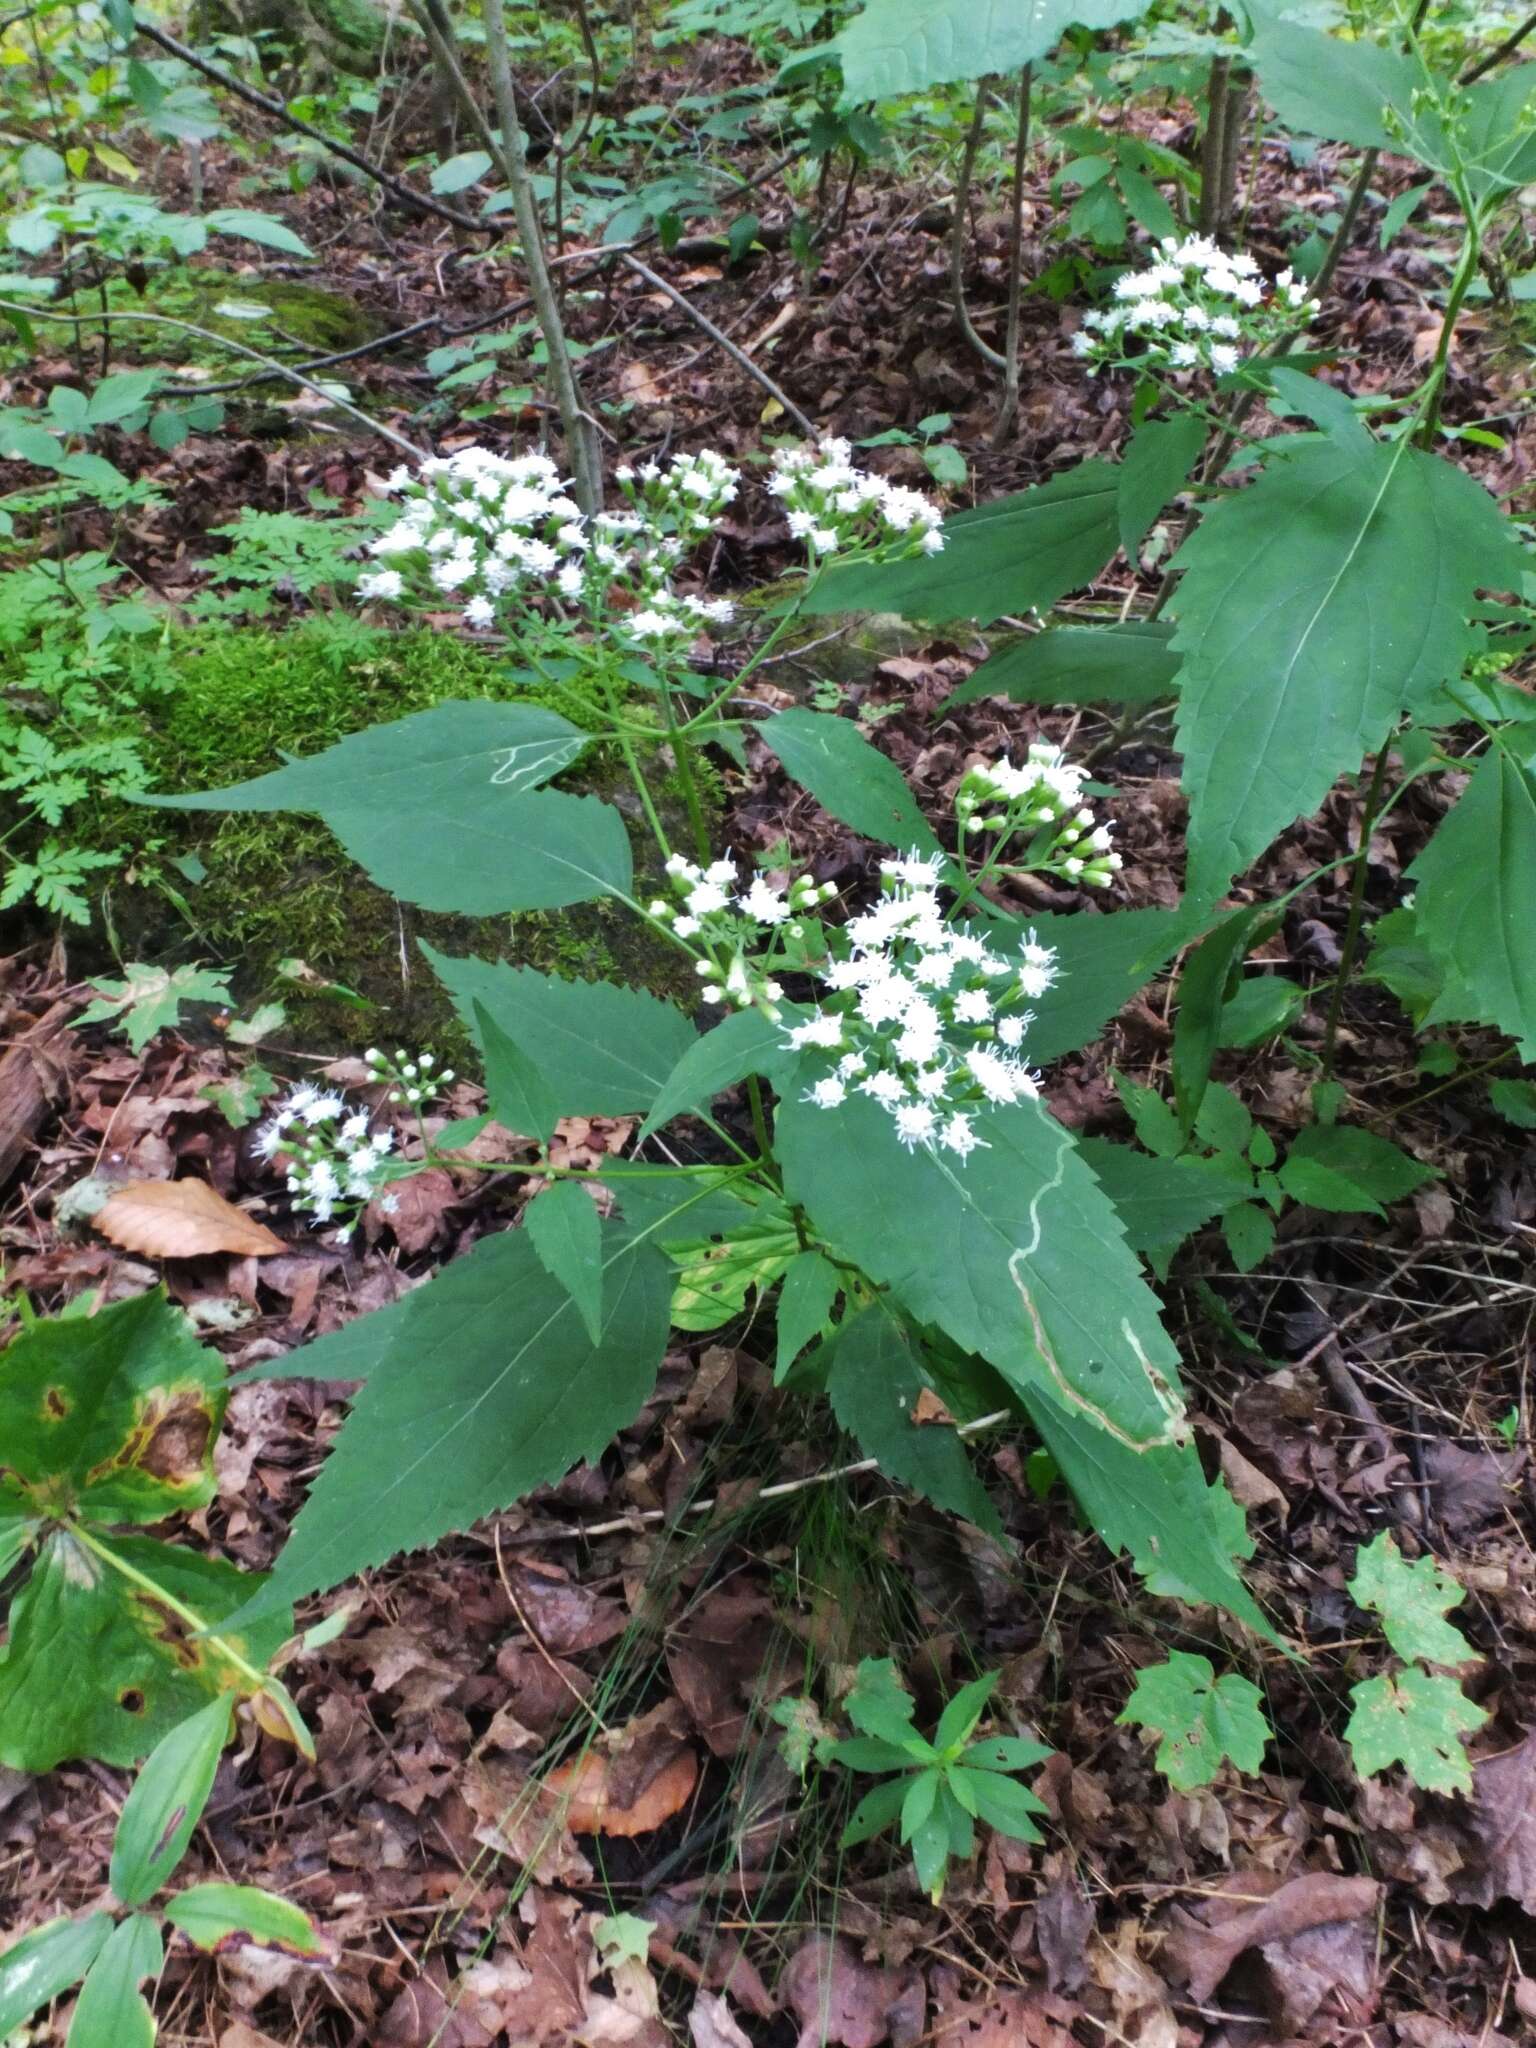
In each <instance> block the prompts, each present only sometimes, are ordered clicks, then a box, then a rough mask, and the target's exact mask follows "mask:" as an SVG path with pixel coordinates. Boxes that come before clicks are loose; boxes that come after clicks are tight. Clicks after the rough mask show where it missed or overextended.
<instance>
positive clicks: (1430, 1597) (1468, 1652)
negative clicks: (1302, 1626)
mask: <svg viewBox="0 0 1536 2048" xmlns="http://www.w3.org/2000/svg"><path fill="white" fill-rule="evenodd" d="M1348 1583H1349V1592H1350V1598H1351V1599H1352V1600H1353V1601H1354V1603H1355V1605H1356V1606H1357V1607H1364V1608H1366V1609H1368V1610H1369V1611H1370V1612H1371V1613H1372V1614H1379V1615H1380V1616H1381V1628H1382V1633H1383V1635H1385V1637H1386V1639H1387V1641H1388V1642H1389V1643H1390V1644H1391V1645H1392V1647H1393V1649H1394V1650H1396V1652H1397V1654H1398V1656H1399V1657H1405V1658H1406V1657H1417V1658H1418V1659H1419V1660H1420V1661H1421V1662H1422V1663H1425V1664H1449V1665H1457V1664H1466V1663H1469V1662H1471V1660H1472V1659H1473V1658H1474V1657H1475V1656H1476V1654H1477V1653H1476V1651H1475V1650H1474V1649H1473V1648H1472V1645H1471V1644H1470V1643H1469V1642H1468V1641H1467V1639H1466V1637H1465V1636H1464V1635H1463V1634H1462V1633H1461V1630H1460V1629H1458V1628H1453V1627H1452V1626H1451V1624H1450V1623H1449V1622H1448V1621H1447V1620H1446V1618H1445V1617H1446V1614H1447V1612H1448V1610H1449V1609H1450V1608H1452V1607H1459V1606H1460V1605H1461V1603H1462V1601H1463V1600H1464V1599H1465V1598H1466V1597H1467V1596H1466V1593H1465V1591H1464V1590H1463V1588H1462V1587H1461V1586H1459V1585H1458V1584H1457V1582H1456V1581H1455V1579H1453V1578H1451V1577H1450V1576H1449V1575H1448V1574H1447V1573H1445V1572H1442V1570H1441V1569H1440V1566H1439V1565H1438V1564H1437V1563H1436V1561H1435V1559H1434V1558H1432V1557H1420V1558H1416V1559H1415V1560H1414V1562H1413V1563H1412V1564H1409V1563H1408V1561H1407V1559H1406V1558H1405V1557H1404V1556H1403V1554H1402V1552H1401V1551H1400V1550H1399V1549H1398V1547H1397V1543H1396V1541H1395V1539H1394V1538H1393V1536H1392V1535H1391V1533H1390V1532H1389V1531H1388V1530H1385V1529H1383V1530H1382V1532H1381V1534H1380V1535H1379V1536H1377V1537H1376V1538H1375V1539H1374V1541H1372V1542H1371V1543H1368V1544H1367V1545H1366V1546H1365V1548H1364V1549H1363V1550H1361V1551H1360V1552H1359V1553H1358V1554H1357V1556H1356V1558H1355V1575H1354V1577H1353V1578H1352V1579H1351V1580H1349V1582H1348Z"/></svg>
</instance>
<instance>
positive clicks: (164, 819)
mask: <svg viewBox="0 0 1536 2048" xmlns="http://www.w3.org/2000/svg"><path fill="white" fill-rule="evenodd" d="M171 655H172V666H173V669H174V672H175V675H176V677H177V688H176V689H175V690H174V691H173V693H172V694H170V695H169V696H167V697H166V698H164V699H163V700H162V701H161V704H160V706H159V708H158V709H157V711H156V714H155V724H154V727H153V730H152V735H151V740H150V745H149V748H148V753H149V757H150V759H151V762H152V764H153V774H154V781H155V783H156V786H158V787H160V788H163V789H169V790H192V789H217V788H221V787H224V786H227V785H228V784H230V783H232V782H239V781H242V780H244V779H245V778H247V777H249V776H252V775H259V774H262V773H264V772H265V771H266V770H267V769H269V768H271V767H272V766H273V765H274V764H275V762H276V761H277V760H278V758H279V756H280V755H281V754H282V753H285V752H286V753H290V754H300V755H302V754H312V753H316V752H318V751H320V750H321V749H322V748H324V747H327V746H331V745H334V744H335V742H336V741H337V740H339V739H343V738H345V736H346V735H347V734H348V733H351V732H358V731H361V730H362V729H363V728H364V727H367V726H370V725H377V724H381V723H383V722H385V721H387V720H390V719H395V718H404V717H406V716H407V715H409V714H410V713H411V712H414V711H423V710H427V709H429V708H430V707H431V706H433V705H434V704H441V703H445V702H447V701H449V700H451V699H455V698H466V697H490V698H514V697H515V698H517V699H519V700H521V701H524V702H529V701H531V702H541V701H549V702H550V703H551V704H552V706H553V708H556V709H558V710H559V711H561V712H562V713H563V714H564V715H565V716H566V717H569V718H572V719H573V720H574V721H575V722H577V723H586V724H588V725H589V726H590V728H591V729H592V730H594V731H596V730H600V729H601V726H602V724H603V722H604V721H603V718H602V715H601V714H600V713H598V712H597V711H595V710H594V711H592V712H591V713H590V714H589V715H588V717H587V718H586V719H583V718H582V717H581V716H580V707H579V706H578V705H573V703H572V701H571V700H570V698H569V697H568V696H566V697H561V698H559V699H558V700H556V699H555V698H554V696H553V695H551V696H550V697H549V698H548V699H545V698H543V697H541V696H540V694H539V693H538V692H537V691H530V690H529V689H528V688H527V687H526V686H524V685H522V684H518V683H514V682H513V681H511V680H510V678H509V676H508V673H507V668H506V664H505V663H504V662H503V661H501V660H500V659H498V658H497V657H496V656H495V655H493V654H490V653H488V652H487V651H486V650H484V649H483V648H479V647H475V646H473V645H471V644H469V643H467V642H465V641H463V640H461V639H459V638H458V637H457V636H456V635H454V634H451V633H440V632H431V631H426V630H412V631H405V632H384V631H375V630H371V629H369V628H366V627H362V626H360V625H359V624H358V623H357V622H356V621H355V620H354V619H352V618H350V617H347V618H345V619H340V620H337V621H335V622H330V621H320V622H316V623H314V624H310V625H304V626H298V627H294V628H292V629H291V630H289V631H287V632H274V631H272V629H271V628H270V627H253V628H248V629H243V628H242V629H235V630H230V629H228V628H220V629H216V630H210V629H205V630H202V631H199V632H189V633H183V634H178V635H176V636H175V637H174V640H173V643H172V649H171ZM566 779H567V780H569V781H572V782H575V783H577V784H579V785H580V786H582V787H585V788H590V789H593V790H595V791H596V792H597V793H599V794H604V795H612V797H613V798H614V800H615V802H617V803H618V804H619V806H620V808H621V809H623V810H624V811H625V812H626V814H627V815H628V814H630V813H631V803H630V802H629V801H627V800H626V797H627V791H626V786H625V785H624V784H623V781H622V778H621V776H620V775H619V774H618V773H617V772H616V769H615V764H613V763H612V762H610V761H609V760H607V759H606V758H605V757H604V755H603V754H602V752H601V751H600V750H599V749H594V750H593V751H592V753H591V754H589V755H588V756H587V757H586V758H585V759H584V760H583V761H581V762H580V763H578V764H577V766H576V767H575V768H574V769H573V770H571V771H568V774H567V778H566ZM711 794H713V792H711ZM661 796H662V801H663V804H664V807H667V808H670V807H671V800H670V795H669V792H667V791H666V790H665V789H664V790H663V791H662V792H661ZM679 808H680V807H679ZM141 816H142V814H141ZM680 822H681V821H680V820H679V825H680ZM152 836H154V837H155V838H157V839H158V840H159V841H160V845H159V848H158V851H157V852H156V854H155V856H154V860H155V864H156V865H157V866H158V868H159V870H160V871H161V873H162V874H163V875H164V876H165V877H166V879H168V880H169V881H170V882H171V883H172V884H173V885H174V887H175V888H176V890H177V892H178V894H181V895H183V896H184V898H185V901H186V904H187V907H188V909H189V910H190V912H191V915H192V918H193V920H194V922H195V924H196V927H197V929H198V932H199V933H200V934H201V936H202V939H203V940H204V941H206V942H207V944H208V946H209V948H210V950H213V951H216V952H217V954H218V955H219V957H221V958H225V959H232V960H234V961H235V962H236V963H237V975H236V989H237V992H238V993H240V994H242V995H244V996H247V997H251V998H256V997H259V996H262V995H265V994H268V993H270V992H271V991H272V988H273V986H274V982H275V979H276V975H277V964H278V962H279V961H283V960H287V959H292V958H297V959H300V960H303V961H304V962H305V963H306V964H307V966H308V967H310V968H312V969H313V970H314V971H315V973H316V975H317V976H318V977H320V979H321V980H322V981H330V982H336V983H340V984H342V985H343V986H345V987H348V988H351V989H353V990H355V991H356V992H357V993H358V994H360V995H363V996H365V997H367V998H368V1000H369V1001H370V1003H373V1004H375V1005H378V1006H379V1008H381V1009H383V1010H385V1011H387V1013H388V1016H389V1019H390V1025H389V1028H390V1030H391V1032H393V1033H395V1034H397V1035H399V1036H401V1037H403V1038H408V1039H414V1040H417V1041H421V1040H426V1041H429V1042H436V1043H438V1044H440V1045H444V1046H447V1045H451V1044H452V1043H453V1039H454V1033H455V1029H456V1027H455V1026H454V1023H453V1020H452V1013H451V1011H450V1009H449V1006H448V1004H447V1002H446V999H445V998H444V997H443V995H442V993H441V991H440V990H439V989H438V986H437V984H436V982H435V980H434V979H433V977H432V975H431V972H430V970H429V969H428V968H427V967H426V964H425V962H424V961H423V960H422V958H421V955H420V952H419V949H418V947H417V944H416V941H417V940H418V939H420V938H426V939H429V940H430V941H431V942H432V944H433V945H435V946H438V947H440V948H441V949H442V950H444V951H446V952H452V953H480V954H483V955H486V956H489V957H500V958H505V959H510V960H513V961H516V962H518V963H519V964H523V965H529V966H535V967H538V968H541V969H543V970H545V971H547V972H552V973H559V974H564V975H567V976H571V977H575V978H584V979H592V980H600V979H617V980H621V981H627V982H632V983H635V984H638V985H642V986H646V987H649V988H652V989H654V990H655V991H656V992H657V993H660V994H668V995H672V996H675V997H679V998H682V999H686V1000H692V998H693V997H694V995H695V994H696V991H697V983H696V981H695V980H694V979H693V977H692V975H691V974H690V973H689V972H688V963H687V961H686V960H685V959H684V958H683V956H682V955H681V954H676V953H674V952H673V951H672V949H670V948H668V947H666V946H664V945H659V944H658V943H657V941H656V940H655V938H654V937H653V936H652V935H651V934H650V932H649V931H648V930H647V928H646V927H644V926H643V925H641V924H640V922H639V921H638V920H637V919H636V918H635V917H634V916H633V915H632V914H631V913H630V912H628V911H627V910H625V909H624V908H623V906H622V905H618V904H613V903H593V904H581V905H577V906H576V907H574V908H573V909H570V910H565V911H560V912H558V913H548V914H546V913H532V912H530V913H523V914H519V915H516V916H509V917H499V918H478V919H469V918H455V917H446V916H438V915H434V914H430V913H427V912H424V911H419V910H415V909H413V908H412V907H410V906H409V905H404V904H400V903H397V902H396V901H395V899H394V898H393V897H391V896H388V895H386V894H385V893H384V891H382V890H380V889H377V888H375V887H374V886H373V884H372V883H370V882H369V881H368V880H367V879H366V877H365V876H363V875H362V873H361V872H360V871H359V870H358V869H357V868H356V867H354V866H353V865H352V863H351V862H350V861H349V860H348V858H347V856H346V855H345V854H344V853H343V852H342V851H341V849H340V848H339V847H338V846H337V844H336V842H335V840H334V839H333V838H332V837H331V835H330V833H329V832H328V831H327V830H326V829H325V827H324V826H323V825H322V824H320V823H319V822H318V821H317V820H314V819H309V818H304V817H293V816H286V815H279V816H271V815H268V814H265V813H251V812H232V813H229V814H227V815H225V816H220V815H219V814H218V813H216V812H179V813H170V812H162V813H160V814H159V815H158V817H156V818H155V820H154V827H153V834H152ZM648 853H649V842H648V841H642V840H641V839H640V838H639V837H638V836H637V839H636V858H637V865H638V866H639V868H640V869H641V870H642V872H643V871H644V870H645V869H646V868H647V867H648V866H650V867H651V868H652V869H653V870H654V867H655V862H654V861H653V860H651V859H649V858H648ZM189 870H190V878H189ZM648 880H649V882H650V885H651V886H652V887H653V888H654V887H655V886H656V885H657V884H658V883H659V874H657V873H656V872H652V873H651V874H650V875H649V877H648ZM643 886H644V884H643V883H642V887H643ZM118 922H119V927H120V938H121V941H122V943H123V945H124V946H125V948H126V950H128V951H129V952H138V953H142V954H144V955H145V956H146V957H153V953H154V951H155V950H157V949H160V948H164V947H165V946H167V945H169V944H171V943H173V939H174V934H173V931H172V929H171V926H172V919H171V916H170V913H169V909H168V900H167V898H166V897H165V895H164V894H163V893H161V892H154V891H150V890H143V889H141V890H139V891H137V892H136V893H135V895H134V896H133V898H132V899H131V901H130V902H129V903H127V904H125V905H123V906H120V908H119V913H118ZM307 986H308V987H309V989H310V991H311V992H310V993H309V994H306V984H298V985H289V986H287V987H286V988H285V991H284V993H285V996H286V999H287V1000H288V1001H289V1006H290V1009H295V1006H296V1005H299V1004H303V1005H306V1006H307V1009H306V1015H305V1018H304V1022H305V1023H307V1024H308V1025H309V1026H310V1027H311V1028H312V1030H313V1032H314V1033H315V1034H316V1035H317V1036H320V1035H323V1036H324V1037H325V1039H326V1042H328V1043H333V1044H334V1043H337V1042H345V1043H351V1044H359V1045H361V1044H366V1043H368V1042H369V1040H370V1039H371V1038H373V1037H375V1036H377V1035H378V1030H379V1028H380V1027H379V1020H378V1012H377V1010H373V1011H362V1010H359V1009H357V1008H356V1007H355V1006H353V1005H349V1004H348V1003H346V1002H345V1000H344V999H342V998H339V997H337V996H335V995H331V994H327V993H326V992H325V990H324V989H323V987H319V986H318V985H316V984H309V985H307ZM296 1014H297V1011H296ZM301 1028H302V1027H301Z"/></svg>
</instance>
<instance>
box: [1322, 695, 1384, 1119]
mask: <svg viewBox="0 0 1536 2048" xmlns="http://www.w3.org/2000/svg"><path fill="white" fill-rule="evenodd" d="M1392 737H1393V736H1392V735H1391V734H1388V736H1387V738H1386V739H1385V740H1384V741H1383V742H1382V745H1381V749H1380V751H1379V752H1378V754H1377V756H1376V766H1375V768H1374V770H1373V771H1372V774H1371V783H1370V787H1369V789H1368V790H1367V791H1366V793H1365V810H1364V813H1363V814H1362V816H1361V819H1360V845H1359V849H1358V851H1357V852H1356V854H1355V856H1354V863H1355V867H1354V875H1353V878H1352V880H1351V882H1350V887H1349V921H1348V923H1347V924H1346V925H1345V927H1344V945H1343V949H1342V950H1341V952H1340V954H1339V971H1338V975H1337V977H1336V978H1335V980H1334V984H1333V994H1332V995H1331V996H1330V997H1329V999H1328V1021H1327V1024H1326V1026H1325V1027H1324V1031H1323V1079H1324V1080H1325V1081H1331V1080H1332V1079H1333V1064H1334V1054H1335V1051H1336V1049H1337V1041H1338V1034H1339V1015H1340V1012H1341V1011H1342V1010H1343V1007H1344V995H1345V991H1346V990H1347V989H1348V987H1349V979H1350V974H1351V972H1352V971H1353V968H1354V964H1355V956H1356V954H1357V953H1358V952H1359V949H1360V927H1361V924H1362V922H1363V920H1364V916H1365V882H1366V871H1367V869H1368V868H1369V867H1370V862H1371V834H1372V833H1373V832H1374V831H1375V829H1376V823H1377V819H1378V818H1379V817H1380V815H1381V807H1382V806H1381V792H1382V788H1383V785H1384V784H1385V782H1386V779H1387V756H1388V754H1389V753H1390V752H1391V749H1392Z"/></svg>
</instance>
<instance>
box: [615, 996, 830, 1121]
mask: <svg viewBox="0 0 1536 2048" xmlns="http://www.w3.org/2000/svg"><path fill="white" fill-rule="evenodd" d="M804 1015H805V1012H804V1011H803V1010H799V1009H797V1008H796V1007H795V1005H794V1004H786V1005H784V1006H783V1008H782V1009H781V1011H780V1014H779V1016H778V1017H777V1018H776V1019H775V1018H772V1017H765V1016H764V1015H763V1012H762V1011H761V1010H756V1009H754V1010H735V1011H733V1012H732V1013H731V1015H730V1016H728V1017H726V1018H724V1019H722V1021H721V1022H720V1023H718V1024H717V1025H716V1026H715V1028H714V1029H713V1030H712V1031H706V1032H705V1033H704V1034H703V1036H702V1037H700V1038H696V1039H694V1041H693V1042H692V1044H691V1045H690V1046H689V1047H688V1049H687V1050H686V1051H685V1052H684V1054H683V1056H682V1058H681V1059H680V1060H679V1061H678V1063H677V1065H676V1066H675V1067H674V1068H673V1069H672V1071H671V1073H670V1074H669V1075H668V1076H667V1079H666V1084H665V1086H664V1087H663V1088H662V1090H661V1093H660V1094H659V1095H658V1096H657V1097H656V1100H655V1102H654V1103H653V1104H652V1106H651V1113H650V1115H649V1116H648V1117H647V1118H646V1120H645V1122H644V1124H643V1125H642V1127H641V1130H640V1136H641V1137H642V1138H644V1137H648V1136H649V1134H650V1133H651V1132H652V1131H656V1130H660V1128H661V1126H662V1125H663V1124H664V1123H667V1122H669V1121H670V1120H671V1118H673V1117H675V1116H681V1115H682V1114H683V1113H684V1111H686V1110H697V1109H707V1108H708V1106H709V1104H710V1103H711V1102H712V1101H713V1100H714V1098H715V1097H716V1096H717V1095H719V1094H721V1093H722V1091H723V1090H725V1089H727V1088H731V1087H734V1086H735V1084H736V1083H737V1082H738V1081H741V1080H744V1079H745V1078H746V1076H747V1075H748V1074H762V1075H763V1076H765V1078H767V1079H768V1080H770V1081H771V1080H773V1079H775V1078H776V1076H777V1075H779V1074H780V1073H781V1072H783V1070H784V1069H785V1068H786V1067H789V1066H793V1065H794V1063H795V1061H796V1058H797V1055H796V1054H795V1053H794V1052H793V1051H792V1050H791V1048H790V1047H789V1046H787V1045H786V1043H785V1034H786V1032H787V1031H788V1029H789V1027H790V1026H791V1025H792V1024H794V1023H795V1022H796V1021H797V1020H798V1019H799V1018H801V1017H803V1016H804Z"/></svg>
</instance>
